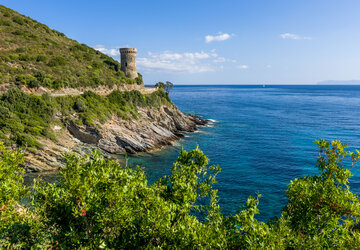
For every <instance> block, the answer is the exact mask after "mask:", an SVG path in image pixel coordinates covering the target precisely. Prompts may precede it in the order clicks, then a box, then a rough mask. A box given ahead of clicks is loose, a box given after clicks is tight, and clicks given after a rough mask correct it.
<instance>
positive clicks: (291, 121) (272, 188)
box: [129, 86, 360, 220]
mask: <svg viewBox="0 0 360 250" xmlns="http://www.w3.org/2000/svg"><path fill="white" fill-rule="evenodd" d="M171 99H172V100H173V102H174V103H175V104H176V105H177V106H178V107H179V108H180V110H182V111H183V112H186V113H193V114H198V115H201V116H203V117H204V118H207V119H215V120H216V121H217V122H216V123H214V124H213V126H212V127H206V128H201V129H200V130H199V131H198V132H197V133H192V134H188V137H186V138H184V140H182V141H180V142H179V144H178V146H176V147H169V148H167V149H165V150H163V151H162V152H158V153H153V154H146V155H143V156H141V157H136V158H131V159H130V160H129V164H131V165H132V166H134V165H140V166H141V167H144V170H145V171H146V173H147V176H148V178H149V180H150V182H154V181H155V180H156V179H157V178H159V177H161V176H163V175H167V174H169V173H170V172H169V170H170V168H171V166H172V163H173V162H174V161H175V160H176V158H177V156H178V154H179V152H180V150H181V149H182V148H184V149H186V150H191V149H193V148H195V147H196V145H199V147H200V149H201V150H203V151H204V153H205V154H206V155H207V156H208V157H209V158H210V160H211V163H212V164H219V165H220V166H221V168H222V172H221V173H220V175H219V176H218V178H217V179H218V181H219V184H218V185H217V186H216V188H218V189H219V200H220V205H221V206H222V208H223V210H222V212H223V213H224V214H234V213H235V212H236V211H237V209H238V207H239V206H240V205H241V204H243V203H244V202H245V201H246V199H247V197H248V196H249V195H253V196H254V195H256V194H261V195H262V198H261V199H260V206H259V208H260V215H259V216H258V218H259V219H260V220H268V219H269V218H271V217H273V216H279V215H280V212H281V209H282V207H283V206H284V204H286V197H285V190H286V187H287V185H288V184H289V182H290V180H292V179H294V178H296V177H300V176H304V175H311V174H314V173H316V169H315V167H314V166H315V164H316V158H317V148H316V145H315V144H314V143H313V141H314V140H315V139H320V138H324V139H328V140H335V139H336V140H341V141H342V142H343V143H346V144H347V145H348V146H350V147H355V148H360V86H266V87H265V88H263V86H176V87H174V89H173V90H172V93H171ZM353 172H354V174H355V176H354V177H352V179H351V188H352V189H353V190H354V191H356V192H358V191H360V171H359V169H354V171H353Z"/></svg>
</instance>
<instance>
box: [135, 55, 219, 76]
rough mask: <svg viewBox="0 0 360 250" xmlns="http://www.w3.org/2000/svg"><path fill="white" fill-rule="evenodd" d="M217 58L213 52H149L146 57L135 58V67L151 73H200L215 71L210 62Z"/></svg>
mask: <svg viewBox="0 0 360 250" xmlns="http://www.w3.org/2000/svg"><path fill="white" fill-rule="evenodd" d="M217 57H218V55H217V54H216V53H215V52H214V51H211V52H210V53H207V52H204V51H201V52H185V53H174V52H170V51H165V52H162V53H152V52H149V53H148V56H147V57H140V58H137V65H138V66H139V67H140V68H144V69H146V70H151V71H167V72H173V73H202V72H210V71H215V70H216V67H214V65H212V64H211V60H212V59H216V58H217Z"/></svg>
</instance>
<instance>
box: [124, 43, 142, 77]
mask: <svg viewBox="0 0 360 250" xmlns="http://www.w3.org/2000/svg"><path fill="white" fill-rule="evenodd" d="M136 53H137V49H136V48H121V49H120V57H121V71H123V72H124V73H125V75H126V76H127V77H129V78H132V79H135V78H136V77H138V73H137V71H136Z"/></svg>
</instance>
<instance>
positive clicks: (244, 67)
mask: <svg viewBox="0 0 360 250" xmlns="http://www.w3.org/2000/svg"><path fill="white" fill-rule="evenodd" d="M248 68H249V66H248V65H246V64H243V65H239V66H238V69H248Z"/></svg>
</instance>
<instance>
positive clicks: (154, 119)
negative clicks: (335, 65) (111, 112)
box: [25, 104, 211, 172]
mask: <svg viewBox="0 0 360 250" xmlns="http://www.w3.org/2000/svg"><path fill="white" fill-rule="evenodd" d="M210 122H211V120H206V119H202V118H201V117H199V116H196V115H192V114H184V113H182V112H181V111H180V110H179V109H178V108H177V107H176V106H175V105H173V104H172V105H163V106H161V107H158V108H140V107H139V108H138V119H132V120H124V119H121V118H119V117H117V116H114V117H112V118H111V119H109V120H108V121H107V122H105V123H104V124H96V125H94V126H86V125H78V124H75V123H74V122H73V121H71V120H70V121H68V122H67V123H66V125H65V126H62V127H61V126H57V127H56V128H54V130H56V131H55V133H56V135H57V138H59V139H58V140H57V141H56V142H53V141H50V140H46V141H42V144H43V145H44V148H43V149H41V150H38V151H36V152H31V153H27V156H26V164H25V169H26V171H27V172H41V171H49V170H58V169H59V168H62V167H63V166H64V163H63V161H62V159H63V156H64V154H66V153H71V152H76V153H78V154H80V155H85V154H88V153H90V152H91V151H93V150H94V149H99V150H101V152H102V153H103V154H104V155H105V157H107V158H113V156H114V155H119V154H125V153H127V154H138V153H142V152H150V151H154V150H160V149H161V148H163V147H164V146H169V145H172V144H173V142H174V141H177V140H179V139H181V138H182V137H184V135H185V134H186V133H189V132H194V131H196V130H197V129H198V127H201V126H205V125H207V124H208V123H210Z"/></svg>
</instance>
